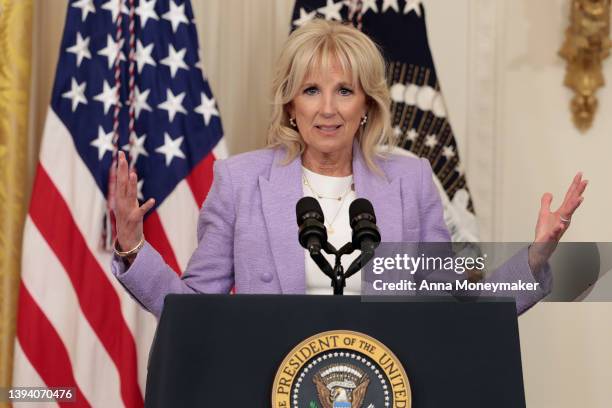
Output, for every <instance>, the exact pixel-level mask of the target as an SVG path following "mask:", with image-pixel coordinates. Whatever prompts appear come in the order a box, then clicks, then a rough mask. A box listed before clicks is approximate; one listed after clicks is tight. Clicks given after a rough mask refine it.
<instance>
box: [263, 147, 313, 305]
mask: <svg viewBox="0 0 612 408" xmlns="http://www.w3.org/2000/svg"><path fill="white" fill-rule="evenodd" d="M284 155H285V150H283V149H278V148H277V149H275V153H274V161H273V162H272V168H271V169H270V178H269V180H267V179H266V178H265V177H263V176H260V177H259V188H260V190H261V203H262V206H263V214H264V218H265V220H266V225H267V227H268V240H269V242H270V248H271V250H272V256H273V258H274V265H275V266H276V271H277V273H278V279H279V281H280V286H281V293H305V292H306V277H305V274H304V270H305V262H304V248H302V247H301V246H300V243H299V242H298V226H297V219H296V216H295V205H296V203H297V202H298V200H299V199H300V198H302V196H303V192H302V161H301V160H300V158H299V157H298V158H297V159H295V160H293V161H292V162H290V163H289V164H287V165H282V164H281V162H282V161H283V159H284ZM262 239H264V237H262Z"/></svg>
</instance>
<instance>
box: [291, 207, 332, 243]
mask: <svg viewBox="0 0 612 408" xmlns="http://www.w3.org/2000/svg"><path fill="white" fill-rule="evenodd" d="M295 213H296V215H297V223H298V227H299V232H298V237H299V241H300V245H302V246H303V247H304V248H306V249H307V250H308V251H309V252H310V253H311V254H313V253H315V254H317V253H320V252H321V248H322V247H324V246H325V245H326V243H327V229H325V224H324V222H325V217H324V216H323V210H322V209H321V205H319V202H318V201H317V200H315V199H314V198H312V197H303V198H301V199H300V200H299V201H298V202H297V204H296V206H295Z"/></svg>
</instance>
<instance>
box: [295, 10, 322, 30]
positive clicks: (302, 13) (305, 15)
mask: <svg viewBox="0 0 612 408" xmlns="http://www.w3.org/2000/svg"><path fill="white" fill-rule="evenodd" d="M316 14H317V11H316V10H315V11H311V12H310V13H307V12H306V10H304V9H303V8H301V7H300V18H298V19H297V20H293V24H294V25H295V26H296V27H301V26H303V25H304V24H306V23H307V22H309V21H310V20H312V19H313V18H315V16H316Z"/></svg>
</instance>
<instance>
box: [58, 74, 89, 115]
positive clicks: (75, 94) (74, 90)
mask: <svg viewBox="0 0 612 408" xmlns="http://www.w3.org/2000/svg"><path fill="white" fill-rule="evenodd" d="M86 86H87V82H86V81H83V83H82V84H79V83H78V82H77V81H76V79H74V78H72V82H71V84H70V90H69V91H67V92H64V93H63V94H62V97H64V98H67V99H71V100H72V111H73V112H74V111H75V109H76V108H77V107H78V106H79V103H82V104H83V105H87V98H85V87H86Z"/></svg>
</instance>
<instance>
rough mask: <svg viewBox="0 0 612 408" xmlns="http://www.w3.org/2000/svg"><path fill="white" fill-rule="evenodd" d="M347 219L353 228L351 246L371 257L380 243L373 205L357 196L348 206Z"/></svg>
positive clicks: (366, 256) (365, 256)
mask: <svg viewBox="0 0 612 408" xmlns="http://www.w3.org/2000/svg"><path fill="white" fill-rule="evenodd" d="M349 219H350V223H351V229H352V230H353V236H352V244H353V248H355V249H360V250H361V253H362V254H363V255H364V258H366V259H368V260H369V259H371V258H372V257H373V256H374V249H376V247H377V246H378V244H380V232H379V231H378V227H377V226H376V215H374V207H372V203H370V202H369V201H368V200H366V199H365V198H358V199H356V200H355V201H353V202H352V203H351V206H350V207H349Z"/></svg>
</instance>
